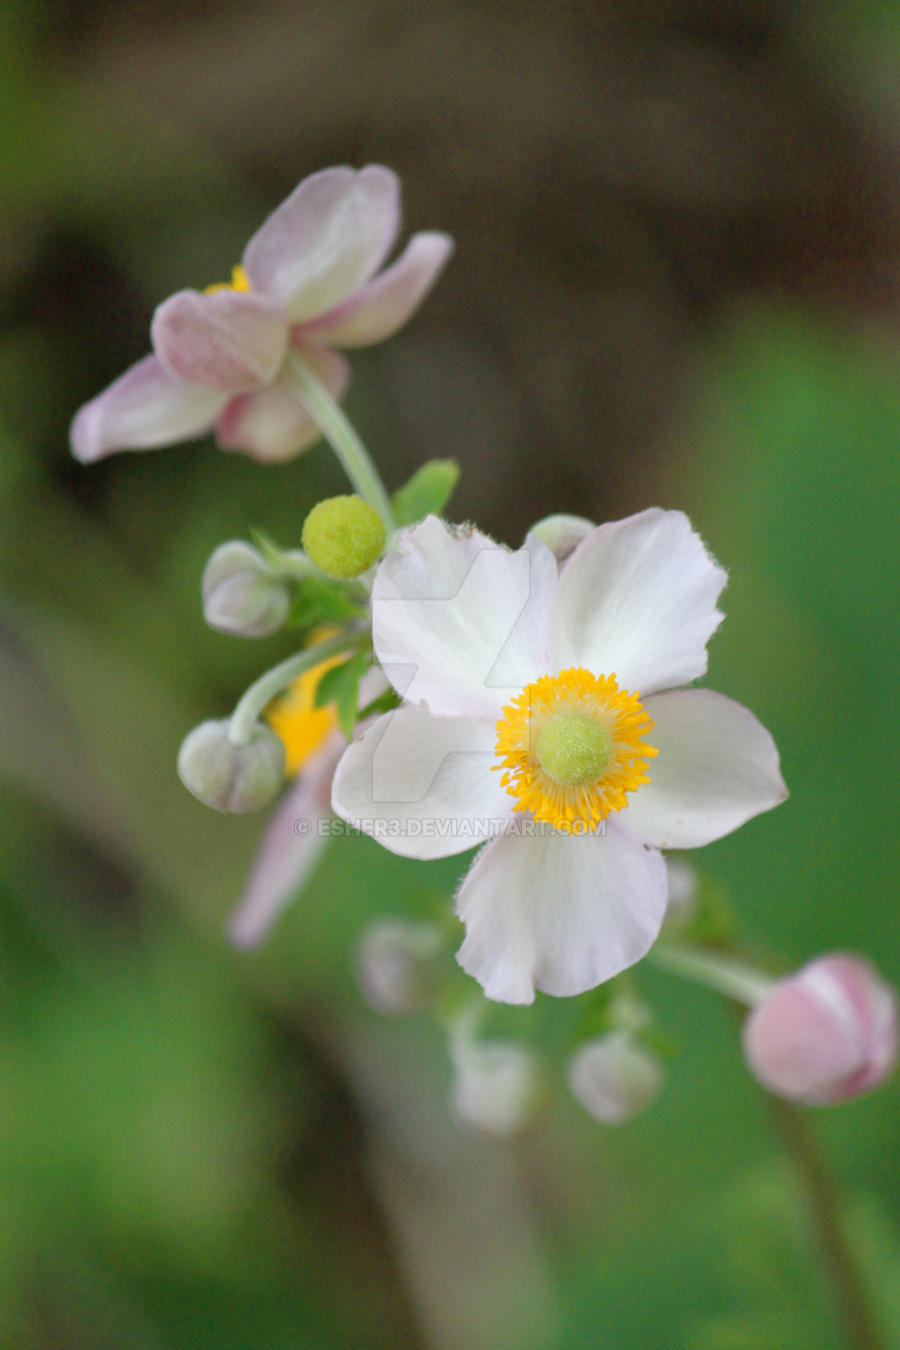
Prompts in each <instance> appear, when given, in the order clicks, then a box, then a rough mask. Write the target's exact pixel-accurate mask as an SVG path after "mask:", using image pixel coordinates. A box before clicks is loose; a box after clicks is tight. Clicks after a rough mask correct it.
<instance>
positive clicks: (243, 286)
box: [203, 263, 251, 295]
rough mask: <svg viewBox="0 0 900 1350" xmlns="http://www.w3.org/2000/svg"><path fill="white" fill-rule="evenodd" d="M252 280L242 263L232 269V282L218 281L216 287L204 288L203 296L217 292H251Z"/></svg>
mask: <svg viewBox="0 0 900 1350" xmlns="http://www.w3.org/2000/svg"><path fill="white" fill-rule="evenodd" d="M250 289H251V287H250V278H249V277H248V276H247V273H246V272H245V271H244V269H243V267H241V265H240V263H238V264H237V266H236V267H232V269H231V280H230V281H217V282H216V283H215V285H214V286H204V288H203V294H204V295H212V294H213V293H214V292H215V291H249V290H250Z"/></svg>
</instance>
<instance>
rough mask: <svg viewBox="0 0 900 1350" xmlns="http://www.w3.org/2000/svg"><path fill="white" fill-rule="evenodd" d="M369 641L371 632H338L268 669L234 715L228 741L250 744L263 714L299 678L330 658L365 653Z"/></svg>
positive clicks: (246, 694) (252, 685)
mask: <svg viewBox="0 0 900 1350" xmlns="http://www.w3.org/2000/svg"><path fill="white" fill-rule="evenodd" d="M370 641H371V634H370V633H369V630H368V629H360V630H359V631H357V632H350V633H338V634H337V636H336V637H333V638H328V640H327V641H326V642H320V643H319V644H318V645H317V646H315V647H307V648H305V649H304V650H303V651H302V652H298V653H297V655H296V656H289V657H288V659H287V660H286V661H282V662H281V663H280V665H277V666H273V667H272V669H271V670H267V671H266V673H265V675H261V676H260V678H259V679H258V680H257V681H256V683H255V684H251V686H250V688H249V689H248V690H247V692H246V693H245V694H244V696H243V698H242V699H241V700H240V702H239V703H238V705H237V707H236V708H235V710H234V712H233V713H232V714H231V722H230V724H229V727H228V739H229V740H230V741H231V743H232V745H246V744H247V742H248V741H249V739H250V737H251V735H252V734H253V728H254V727H255V726H256V724H257V722H258V720H259V715H260V713H261V712H262V711H263V709H264V708H265V707H266V706H267V704H269V703H271V701H272V699H273V698H275V697H276V695H278V694H280V693H281V692H282V690H284V689H287V687H288V685H289V684H293V682H294V680H296V678H297V676H298V675H302V674H303V673H304V671H307V670H311V669H312V668H313V666H317V665H318V664H319V663H320V662H321V661H326V660H327V659H328V657H330V656H344V655H346V656H351V655H352V654H353V653H354V652H358V651H362V650H363V648H365V647H367V646H368V645H369V643H370Z"/></svg>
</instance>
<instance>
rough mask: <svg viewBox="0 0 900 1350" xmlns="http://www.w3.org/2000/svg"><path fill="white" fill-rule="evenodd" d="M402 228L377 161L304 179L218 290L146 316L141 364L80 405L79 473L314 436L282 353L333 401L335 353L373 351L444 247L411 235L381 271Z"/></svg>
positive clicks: (396, 195)
mask: <svg viewBox="0 0 900 1350" xmlns="http://www.w3.org/2000/svg"><path fill="white" fill-rule="evenodd" d="M399 228H400V184H399V180H398V179H397V176H396V174H394V173H393V172H392V171H391V170H390V169H387V168H384V167H383V166H382V165H380V164H370V165H368V166H367V167H366V168H364V169H361V170H359V171H358V172H357V171H356V170H354V169H349V168H333V169H324V170H322V171H321V172H320V173H315V174H312V175H311V176H310V177H309V178H305V179H304V180H303V182H302V183H301V184H300V185H299V187H297V188H295V190H294V191H293V192H292V193H291V195H290V196H289V197H288V198H287V200H286V201H284V202H282V204H281V205H280V206H279V207H278V208H277V209H276V210H275V211H274V212H273V213H272V215H270V216H269V218H268V220H266V221H265V222H264V224H263V225H262V226H261V227H260V229H259V230H257V232H256V234H255V235H254V236H253V238H252V239H251V240H250V242H249V244H248V245H247V247H246V249H245V250H244V256H243V259H242V262H241V265H240V267H237V268H235V269H234V276H233V281H232V283H231V284H229V285H223V286H213V287H210V288H209V289H208V290H207V291H204V292H200V291H194V290H185V291H178V292H177V293H176V294H175V295H172V296H170V297H169V299H168V300H165V301H163V303H162V304H161V305H160V306H159V307H158V309H157V310H156V313H155V314H154V316H153V323H152V325H151V338H152V341H153V352H154V354H153V355H152V356H147V357H145V358H144V359H143V360H142V361H139V362H138V363H137V364H136V365H134V366H132V367H131V368H130V369H129V370H127V371H126V372H125V374H124V375H121V376H120V377H119V379H117V380H116V381H115V382H114V383H113V384H111V385H110V386H109V388H108V389H106V390H104V392H103V393H102V394H100V395H98V397H97V398H95V399H92V400H91V402H90V403H86V404H85V405H84V407H82V408H81V409H80V410H79V412H78V413H77V414H76V416H75V419H74V421H73V423H72V429H71V442H72V451H73V453H74V455H75V456H76V458H77V459H80V460H81V461H82V462H84V463H90V462H92V461H94V460H96V459H101V458H102V457H103V456H104V455H109V454H112V453H114V452H115V451H117V450H148V449H153V448H156V447H158V446H163V445H171V444H174V443H175V442H178V441H184V440H190V439H192V438H193V437H195V436H202V435H205V434H206V433H207V432H209V431H212V430H215V433H216V439H217V441H218V443H219V445H220V446H222V448H223V449H225V450H240V451H243V452H245V453H246V454H249V455H252V456H253V457H254V458H255V459H259V460H268V461H280V460H286V459H290V458H292V457H293V456H294V455H296V454H298V453H299V452H300V451H301V450H304V449H306V448H307V447H308V446H310V445H312V444H313V442H314V441H316V440H317V439H318V438H319V434H320V433H319V430H318V428H317V426H316V425H315V423H314V422H313V420H312V418H311V417H310V416H309V414H308V413H307V412H306V410H305V408H304V407H303V405H302V404H301V403H300V402H299V400H298V397H297V395H296V393H295V390H294V388H293V385H292V382H291V379H290V370H289V362H290V357H291V354H292V353H295V354H296V355H297V356H299V357H300V358H301V359H302V361H303V362H304V363H305V365H306V366H307V367H308V368H309V369H310V370H311V371H312V372H313V374H314V375H316V376H317V377H318V379H319V380H320V381H321V382H322V384H324V385H325V386H326V388H327V389H328V390H329V392H330V393H331V394H332V395H333V396H334V397H335V398H340V397H341V395H342V394H343V393H344V392H345V390H346V388H347V385H348V383H349V379H350V367H349V364H348V362H347V360H346V358H345V357H344V356H342V355H341V354H340V352H338V351H336V350H335V348H340V347H366V346H369V345H370V344H372V343H376V342H382V341H383V340H384V339H385V338H388V337H390V336H391V335H392V334H393V333H395V332H396V331H397V330H398V329H399V328H400V327H402V325H403V324H404V323H406V321H407V319H409V318H410V317H411V316H412V314H413V313H414V311H415V310H416V308H417V307H418V305H419V303H420V302H421V300H422V299H423V298H424V296H425V295H426V293H427V292H428V290H429V289H430V287H431V286H432V285H433V283H434V282H435V280H436V279H437V277H438V275H439V273H440V271H441V269H442V268H443V266H444V264H445V263H446V262H447V260H448V258H449V257H450V254H451V252H452V250H453V241H452V240H451V239H450V237H449V236H448V235H446V234H439V233H437V232H434V231H426V232H423V233H420V234H416V235H413V237H412V239H411V240H410V242H409V244H408V245H407V247H406V249H405V251H404V252H403V253H402V254H401V255H400V257H399V258H398V259H397V260H396V261H395V262H394V263H392V264H391V266H389V267H388V268H386V269H385V270H384V271H382V272H379V271H378V269H379V267H381V265H382V263H383V262H384V260H385V258H386V256H387V254H388V253H389V251H390V249H391V247H392V246H393V243H394V241H395V239H396V237H397V232H398V230H399Z"/></svg>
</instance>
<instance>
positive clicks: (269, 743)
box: [178, 719, 284, 812]
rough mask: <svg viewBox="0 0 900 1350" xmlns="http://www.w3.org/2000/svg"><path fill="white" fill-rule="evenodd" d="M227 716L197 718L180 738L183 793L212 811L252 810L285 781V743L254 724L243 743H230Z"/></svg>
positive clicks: (275, 791)
mask: <svg viewBox="0 0 900 1350" xmlns="http://www.w3.org/2000/svg"><path fill="white" fill-rule="evenodd" d="M228 725H229V724H228V721H227V719H225V720H223V721H209V722H201V723H200V725H199V726H198V727H195V728H194V730H193V731H192V732H190V734H189V735H188V736H186V737H185V739H184V741H183V742H182V745H181V749H180V750H179V752H178V776H179V778H180V779H181V781H182V783H184V786H185V787H186V788H187V790H188V792H192V793H193V794H194V796H195V797H197V798H198V799H199V800H200V801H201V802H204V803H205V804H206V805H207V806H211V807H212V808H213V810H214V811H231V812H243V811H257V810H258V809H259V808H260V807H262V806H268V804H269V802H270V801H272V799H273V797H275V795H276V794H277V792H278V791H279V789H280V788H281V785H282V783H283V782H284V746H283V745H282V743H281V741H280V740H279V739H278V737H277V736H276V735H275V733H274V731H270V730H269V729H268V727H262V726H257V727H255V728H254V731H253V735H252V736H251V738H250V740H249V741H248V742H247V744H246V745H234V744H233V742H232V741H231V740H230V739H229V736H228Z"/></svg>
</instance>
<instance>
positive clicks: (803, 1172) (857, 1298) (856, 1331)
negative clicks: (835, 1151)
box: [768, 1096, 886, 1350]
mask: <svg viewBox="0 0 900 1350" xmlns="http://www.w3.org/2000/svg"><path fill="white" fill-rule="evenodd" d="M768 1105H769V1112H770V1114H771V1118H772V1122H773V1125H774V1127H775V1130H776V1132H777V1133H778V1135H779V1138H780V1139H781V1143H782V1147H783V1148H784V1152H785V1154H786V1156H787V1158H788V1160H789V1161H790V1163H791V1165H792V1167H793V1169H794V1172H795V1174H796V1176H797V1180H798V1181H799V1183H800V1187H801V1189H802V1191H803V1196H804V1199H805V1201H806V1206H807V1210H808V1214H809V1219H810V1225H811V1227H812V1229H813V1232H814V1234H815V1238H816V1240H817V1242H818V1246H819V1249H820V1250H819V1254H820V1256H821V1259H822V1262H823V1265H824V1266H825V1267H826V1269H827V1272H828V1276H829V1282H830V1285H831V1290H832V1293H833V1297H834V1301H835V1303H836V1304H837V1305H838V1309H839V1312H840V1314H841V1317H842V1319H843V1323H844V1330H845V1332H846V1339H847V1345H848V1347H849V1350H886V1346H885V1342H884V1341H883V1339H882V1336H881V1332H880V1331H879V1328H878V1325H877V1321H876V1318H875V1315H874V1312H873V1310H872V1308H871V1307H870V1305H869V1298H868V1293H867V1290H866V1288H865V1285H864V1283H863V1280H862V1277H861V1275H860V1272H859V1269H858V1266H857V1263H856V1260H855V1259H854V1253H853V1250H852V1248H851V1246H850V1243H849V1241H848V1239H847V1235H846V1233H845V1232H844V1229H843V1227H842V1225H841V1221H840V1217H839V1203H838V1196H837V1194H836V1192H835V1187H834V1182H833V1181H832V1178H831V1177H830V1175H829V1174H828V1171H827V1169H826V1167H825V1164H824V1162H823V1160H822V1157H821V1154H820V1152H819V1149H818V1147H817V1144H816V1139H815V1136H814V1134H813V1131H812V1127H811V1125H810V1122H809V1121H808V1120H807V1119H806V1118H805V1117H804V1116H803V1115H801V1113H800V1112H799V1111H798V1110H797V1109H796V1108H795V1107H793V1106H791V1105H790V1104H789V1103H788V1102H785V1101H782V1100H781V1099H780V1098H778V1097H774V1096H770V1097H769V1099H768Z"/></svg>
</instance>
